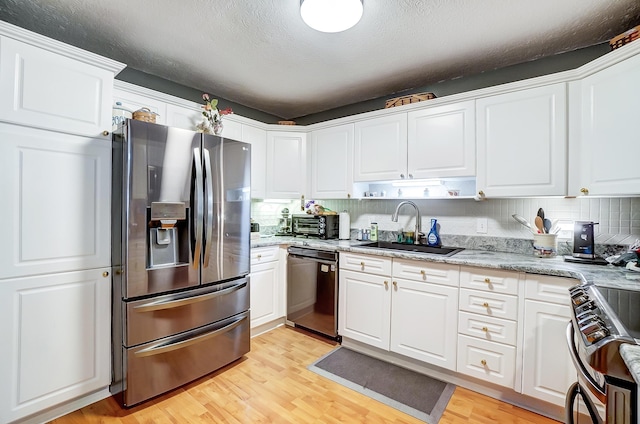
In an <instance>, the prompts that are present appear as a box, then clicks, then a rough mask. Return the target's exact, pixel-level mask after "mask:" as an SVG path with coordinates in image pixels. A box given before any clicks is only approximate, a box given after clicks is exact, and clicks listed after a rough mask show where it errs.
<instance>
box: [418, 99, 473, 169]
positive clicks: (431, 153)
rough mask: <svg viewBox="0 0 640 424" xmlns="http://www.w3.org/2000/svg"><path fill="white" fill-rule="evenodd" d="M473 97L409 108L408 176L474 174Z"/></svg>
mask: <svg viewBox="0 0 640 424" xmlns="http://www.w3.org/2000/svg"><path fill="white" fill-rule="evenodd" d="M475 113H476V112H475V101H473V100H470V101H467V102H462V103H456V104H453V105H445V106H439V107H431V108H428V109H423V110H417V111H412V112H409V114H408V125H409V135H408V143H407V151H408V173H409V175H410V178H411V177H413V178H441V177H468V176H475V174H476V120H475Z"/></svg>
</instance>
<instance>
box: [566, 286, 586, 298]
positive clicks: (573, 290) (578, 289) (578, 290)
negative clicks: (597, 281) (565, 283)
mask: <svg viewBox="0 0 640 424" xmlns="http://www.w3.org/2000/svg"><path fill="white" fill-rule="evenodd" d="M584 293H585V291H584V289H583V288H582V287H580V286H575V287H571V288H570V289H569V294H570V295H571V297H574V296H575V295H578V294H584Z"/></svg>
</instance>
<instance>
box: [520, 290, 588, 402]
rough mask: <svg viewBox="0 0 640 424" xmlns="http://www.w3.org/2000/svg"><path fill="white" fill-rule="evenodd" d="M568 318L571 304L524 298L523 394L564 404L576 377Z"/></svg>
mask: <svg viewBox="0 0 640 424" xmlns="http://www.w3.org/2000/svg"><path fill="white" fill-rule="evenodd" d="M569 321H571V311H570V307H569V306H568V305H567V306H565V305H552V304H549V303H543V302H536V301H533V300H527V301H525V314H524V322H525V326H524V347H523V351H524V355H523V372H522V393H524V394H526V395H529V396H533V397H536V398H538V399H542V400H545V401H547V402H551V403H555V404H556V405H560V406H563V405H564V401H565V395H566V393H567V390H568V389H569V386H570V385H571V384H573V382H574V381H575V377H576V371H575V368H574V366H573V363H572V362H571V356H570V353H569V348H568V347H567V341H566V330H567V325H568V324H569ZM550 346H554V347H553V348H550Z"/></svg>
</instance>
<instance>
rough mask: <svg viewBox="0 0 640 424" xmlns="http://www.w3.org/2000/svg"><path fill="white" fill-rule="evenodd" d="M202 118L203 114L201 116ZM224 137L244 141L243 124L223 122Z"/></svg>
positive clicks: (224, 120)
mask: <svg viewBox="0 0 640 424" xmlns="http://www.w3.org/2000/svg"><path fill="white" fill-rule="evenodd" d="M200 116H202V114H200ZM222 137H224V138H230V139H232V140H237V141H242V124H241V123H240V122H236V121H232V120H231V119H226V118H225V119H223V120H222Z"/></svg>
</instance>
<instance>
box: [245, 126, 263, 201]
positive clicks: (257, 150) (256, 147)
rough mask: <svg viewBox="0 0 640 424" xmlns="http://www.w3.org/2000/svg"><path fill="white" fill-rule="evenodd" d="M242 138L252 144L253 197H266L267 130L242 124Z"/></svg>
mask: <svg viewBox="0 0 640 424" xmlns="http://www.w3.org/2000/svg"><path fill="white" fill-rule="evenodd" d="M240 139H241V140H242V141H244V142H245V143H249V144H251V198H254V199H264V198H265V196H266V194H267V184H266V180H267V131H266V130H263V129H261V128H257V127H254V126H251V125H245V124H242V135H241V138H240Z"/></svg>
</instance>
